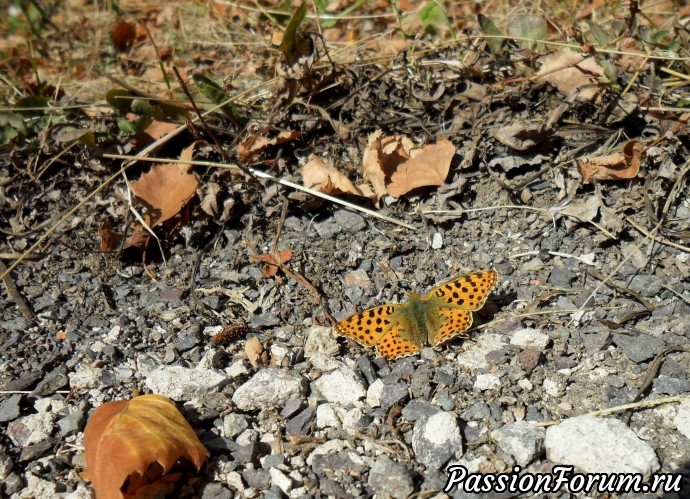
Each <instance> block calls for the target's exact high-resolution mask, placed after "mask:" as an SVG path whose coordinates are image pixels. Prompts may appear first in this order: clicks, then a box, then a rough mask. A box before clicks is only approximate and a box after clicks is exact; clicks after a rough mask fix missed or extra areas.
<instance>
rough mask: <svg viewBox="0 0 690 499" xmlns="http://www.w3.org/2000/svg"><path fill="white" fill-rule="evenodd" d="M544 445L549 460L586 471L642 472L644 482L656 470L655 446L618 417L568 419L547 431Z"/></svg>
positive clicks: (657, 462) (657, 465)
mask: <svg viewBox="0 0 690 499" xmlns="http://www.w3.org/2000/svg"><path fill="white" fill-rule="evenodd" d="M544 446H545V447H546V456H547V458H548V459H549V460H550V461H553V462H555V463H561V464H570V465H574V466H576V467H577V468H579V469H581V470H583V471H584V472H586V473H641V474H642V475H643V476H644V480H645V481H647V480H649V477H650V476H651V474H652V473H654V472H655V471H656V470H658V469H659V460H658V459H657V457H656V454H655V453H654V449H652V448H651V447H650V446H649V444H648V443H646V442H644V441H642V440H640V438H639V437H638V436H637V435H636V434H635V432H633V431H632V430H631V429H630V428H628V427H627V426H626V425H625V424H624V423H623V422H622V421H620V420H618V419H613V418H598V417H594V416H578V417H574V418H571V419H567V420H565V421H563V422H562V423H560V424H558V425H556V426H551V427H549V428H548V429H547V430H546V438H545V440H544Z"/></svg>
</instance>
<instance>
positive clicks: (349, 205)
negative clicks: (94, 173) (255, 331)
mask: <svg viewBox="0 0 690 499" xmlns="http://www.w3.org/2000/svg"><path fill="white" fill-rule="evenodd" d="M103 157H104V158H112V159H128V160H134V161H151V162H156V163H184V164H187V165H197V166H209V167H214V168H225V169H228V170H232V169H233V168H237V169H239V167H238V166H237V165H234V164H232V165H228V164H225V163H216V162H213V161H195V160H194V161H184V160H180V159H164V158H148V157H142V156H126V155H121V154H104V155H103ZM249 171H250V172H251V173H252V174H253V175H254V176H256V177H258V178H263V179H267V180H270V181H272V182H275V183H276V184H278V185H282V186H285V187H290V188H291V189H295V190H298V191H302V192H306V193H307V194H311V195H312V196H315V197H318V198H321V199H326V200H328V201H331V202H333V203H336V204H340V205H342V206H345V207H346V208H350V209H351V210H354V211H359V212H361V213H364V214H366V215H369V216H371V217H376V218H380V219H381V220H385V221H386V222H390V223H392V224H395V225H399V226H400V227H405V228H406V229H410V230H417V228H416V227H415V226H414V225H410V224H408V223H405V222H401V221H400V220H397V219H395V218H392V217H389V216H387V215H382V214H381V213H378V212H376V211H372V210H369V209H367V208H363V207H362V206H359V205H356V204H354V203H350V202H348V201H344V200H342V199H339V198H337V197H335V196H331V195H330V194H324V193H323V192H319V191H316V190H314V189H310V188H309V187H304V186H303V185H299V184H295V183H294V182H290V181H289V180H283V179H281V178H278V177H274V176H273V175H270V174H268V173H266V172H262V171H261V170H256V169H254V168H249Z"/></svg>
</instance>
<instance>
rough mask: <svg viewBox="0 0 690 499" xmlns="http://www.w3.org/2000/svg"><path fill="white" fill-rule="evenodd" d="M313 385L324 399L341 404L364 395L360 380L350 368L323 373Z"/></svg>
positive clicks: (352, 401)
mask: <svg viewBox="0 0 690 499" xmlns="http://www.w3.org/2000/svg"><path fill="white" fill-rule="evenodd" d="M314 385H315V386H316V389H317V390H318V391H319V392H320V393H321V395H323V396H324V398H325V399H326V400H328V401H329V402H334V403H336V404H341V405H348V404H352V403H354V402H356V401H358V400H359V399H361V398H363V397H364V396H365V395H366V391H365V390H364V386H363V385H362V382H361V381H360V380H359V379H358V378H357V376H356V375H355V373H354V371H353V370H352V369H350V368H341V369H338V370H336V371H333V372H331V373H328V374H324V375H323V376H321V377H320V378H319V379H317V380H316V381H314Z"/></svg>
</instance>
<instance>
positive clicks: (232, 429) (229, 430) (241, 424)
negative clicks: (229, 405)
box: [223, 413, 249, 438]
mask: <svg viewBox="0 0 690 499" xmlns="http://www.w3.org/2000/svg"><path fill="white" fill-rule="evenodd" d="M248 427H249V423H248V422H247V418H246V417H245V416H243V415H242V414H234V413H230V414H227V415H226V416H225V417H224V418H223V434H224V435H225V438H233V437H236V436H237V435H239V434H240V433H242V432H243V431H244V430H246V429H247V428H248Z"/></svg>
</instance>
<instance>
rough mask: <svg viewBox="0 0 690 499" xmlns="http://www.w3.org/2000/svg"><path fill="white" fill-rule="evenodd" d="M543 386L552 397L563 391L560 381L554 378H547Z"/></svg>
mask: <svg viewBox="0 0 690 499" xmlns="http://www.w3.org/2000/svg"><path fill="white" fill-rule="evenodd" d="M541 386H542V388H543V389H544V391H545V392H546V393H547V394H549V395H551V396H552V397H558V396H559V395H560V394H561V391H562V387H561V386H560V383H558V381H556V380H554V379H552V378H546V379H545V380H544V382H543V383H542V385H541Z"/></svg>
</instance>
